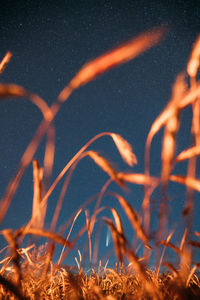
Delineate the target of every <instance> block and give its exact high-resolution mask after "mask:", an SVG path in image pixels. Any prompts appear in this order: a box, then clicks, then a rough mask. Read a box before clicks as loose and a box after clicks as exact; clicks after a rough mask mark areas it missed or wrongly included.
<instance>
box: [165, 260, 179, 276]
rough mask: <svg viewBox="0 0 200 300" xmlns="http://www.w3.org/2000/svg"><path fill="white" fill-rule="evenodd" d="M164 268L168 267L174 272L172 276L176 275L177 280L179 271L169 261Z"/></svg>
mask: <svg viewBox="0 0 200 300" xmlns="http://www.w3.org/2000/svg"><path fill="white" fill-rule="evenodd" d="M164 266H166V267H167V268H169V269H170V270H171V271H172V274H173V275H174V277H175V278H177V277H179V274H178V271H177V270H176V268H175V267H174V266H173V265H172V264H171V263H170V262H168V261H166V262H164Z"/></svg>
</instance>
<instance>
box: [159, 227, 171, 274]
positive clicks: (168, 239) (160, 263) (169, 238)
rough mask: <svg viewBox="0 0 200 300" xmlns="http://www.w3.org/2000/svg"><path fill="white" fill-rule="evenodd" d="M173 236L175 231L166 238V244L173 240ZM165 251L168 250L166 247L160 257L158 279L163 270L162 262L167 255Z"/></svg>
mask: <svg viewBox="0 0 200 300" xmlns="http://www.w3.org/2000/svg"><path fill="white" fill-rule="evenodd" d="M173 234H174V230H173V231H172V232H170V234H169V235H168V237H167V238H166V242H167V243H168V242H169V241H170V240H171V238H172V236H173ZM165 250H166V246H164V248H163V251H162V254H161V256H160V261H159V265H158V269H157V278H158V276H159V272H160V268H161V265H162V261H163V258H164V255H165Z"/></svg>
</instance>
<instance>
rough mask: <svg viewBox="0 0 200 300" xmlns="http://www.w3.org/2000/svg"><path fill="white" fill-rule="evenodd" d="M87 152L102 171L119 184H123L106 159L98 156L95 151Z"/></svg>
mask: <svg viewBox="0 0 200 300" xmlns="http://www.w3.org/2000/svg"><path fill="white" fill-rule="evenodd" d="M87 154H88V156H89V157H90V158H91V159H92V160H93V161H94V162H95V163H96V164H97V165H98V166H99V167H100V168H101V169H102V170H103V171H104V172H106V173H107V174H108V175H109V176H110V177H111V178H112V179H113V180H115V181H116V183H117V184H118V185H119V186H121V187H123V186H124V183H123V180H121V179H120V178H118V174H117V172H116V171H115V169H114V168H113V167H112V166H111V164H110V162H109V161H108V160H107V159H105V158H104V157H102V156H100V155H99V154H98V153H97V152H95V151H87Z"/></svg>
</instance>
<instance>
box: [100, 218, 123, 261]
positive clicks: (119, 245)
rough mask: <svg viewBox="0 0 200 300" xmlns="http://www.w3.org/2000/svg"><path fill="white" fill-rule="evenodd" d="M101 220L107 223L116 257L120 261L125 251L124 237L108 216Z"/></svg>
mask: <svg viewBox="0 0 200 300" xmlns="http://www.w3.org/2000/svg"><path fill="white" fill-rule="evenodd" d="M103 220H104V221H105V222H106V223H107V225H108V227H109V229H110V231H111V234H112V239H113V243H114V246H115V253H116V256H117V259H118V261H119V262H120V263H122V262H123V257H124V254H125V251H126V248H125V243H126V239H125V237H124V235H123V234H121V233H119V232H118V230H117V229H116V227H115V225H114V223H113V221H112V220H110V219H109V218H106V217H103Z"/></svg>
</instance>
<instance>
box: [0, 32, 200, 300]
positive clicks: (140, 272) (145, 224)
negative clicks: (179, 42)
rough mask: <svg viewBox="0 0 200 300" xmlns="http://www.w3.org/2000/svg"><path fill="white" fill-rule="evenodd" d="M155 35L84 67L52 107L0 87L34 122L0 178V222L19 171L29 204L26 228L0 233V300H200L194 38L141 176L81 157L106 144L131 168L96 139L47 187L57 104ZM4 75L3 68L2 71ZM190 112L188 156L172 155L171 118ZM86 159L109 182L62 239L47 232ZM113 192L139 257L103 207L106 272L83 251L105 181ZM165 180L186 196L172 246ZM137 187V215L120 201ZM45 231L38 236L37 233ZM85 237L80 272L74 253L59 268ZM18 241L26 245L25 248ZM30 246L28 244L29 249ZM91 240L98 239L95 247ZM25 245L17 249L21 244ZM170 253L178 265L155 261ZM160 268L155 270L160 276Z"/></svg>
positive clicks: (199, 133) (120, 142) (199, 138)
mask: <svg viewBox="0 0 200 300" xmlns="http://www.w3.org/2000/svg"><path fill="white" fill-rule="evenodd" d="M166 30H167V29H166V28H165V27H159V28H154V29H152V30H149V31H148V32H145V33H142V34H140V35H139V36H137V37H136V38H134V39H132V40H130V41H129V42H127V43H126V44H124V45H122V46H120V47H118V48H116V49H114V50H112V51H110V52H108V53H106V54H104V55H102V56H100V57H98V58H96V59H94V60H92V61H90V62H88V63H87V64H85V65H84V66H83V67H82V68H81V70H80V71H79V72H78V73H77V74H76V75H75V77H74V78H73V79H72V80H71V82H70V83H69V84H68V85H67V86H66V87H65V88H64V89H63V90H62V91H61V93H60V94H59V96H58V98H57V100H56V101H55V102H54V103H53V104H52V105H51V106H50V107H49V106H48V105H47V103H46V102H45V101H44V100H43V99H42V98H41V97H40V96H38V95H36V94H33V93H31V92H29V91H28V90H26V89H24V88H23V87H22V86H19V85H16V84H2V83H0V98H1V99H10V98H11V99H16V98H23V99H24V98H27V99H29V100H30V101H31V102H33V103H34V104H35V105H36V106H37V107H38V108H39V109H40V110H41V112H42V114H43V120H42V122H41V123H40V125H39V126H38V129H37V131H36V133H35V135H34V137H33V139H32V140H31V142H30V143H29V145H28V147H27V148H26V149H25V152H24V154H23V156H22V158H21V160H20V162H19V167H18V170H17V171H16V174H15V175H14V176H13V178H12V179H11V180H10V182H9V184H8V186H7V189H6V191H5V194H4V196H3V197H2V199H1V201H0V222H2V220H3V219H4V218H5V217H6V213H7V210H8V208H9V206H10V204H11V201H12V198H13V196H14V195H15V193H16V191H17V188H18V187H19V184H20V182H21V179H22V177H23V176H24V174H25V171H26V169H27V167H28V166H29V165H30V164H31V163H32V166H33V182H34V192H33V204H32V216H31V218H30V220H28V221H27V225H26V226H24V227H21V228H18V229H17V230H13V229H12V228H5V229H3V230H1V232H0V234H1V235H2V236H3V237H4V238H5V240H6V241H7V247H6V248H4V249H1V253H4V252H5V256H4V259H3V260H1V262H0V263H1V265H0V298H1V299H74V300H76V299H107V300H109V299H110V300H112V299H113V300H114V299H200V277H199V269H200V262H198V261H196V258H195V257H196V256H197V255H196V256H195V255H194V253H195V254H196V253H197V251H199V250H198V249H199V248H200V241H199V238H200V232H198V231H195V232H193V215H194V209H195V206H194V197H195V196H194V193H196V192H197V193H199V192H200V180H199V179H198V178H197V174H198V172H199V155H200V83H199V81H198V77H199V73H198V72H199V66H200V36H199V37H198V38H197V41H196V42H195V43H194V45H193V48H192V51H191V56H190V58H189V61H188V63H187V69H186V71H185V72H182V73H180V74H178V75H177V78H176V80H175V83H174V85H173V87H172V93H171V99H170V100H169V102H168V104H167V106H166V107H165V109H164V110H163V112H162V113H161V114H160V115H158V117H157V118H156V120H155V121H154V123H153V124H152V126H151V128H150V130H149V132H148V134H147V139H146V144H145V145H144V147H145V157H144V160H145V162H144V165H145V170H144V173H140V174H139V173H133V171H132V170H131V171H130V172H119V171H116V170H115V168H114V167H113V165H112V163H111V162H109V161H108V160H107V159H106V158H105V157H103V156H102V155H101V154H99V153H98V152H96V151H93V150H91V149H90V148H91V147H90V146H91V145H92V143H93V142H94V141H95V140H97V139H99V138H101V137H102V136H109V137H110V138H111V140H112V141H113V143H114V144H115V146H116V148H117V150H118V151H119V153H120V155H121V157H122V159H123V160H124V161H125V163H127V165H128V166H130V167H132V166H133V165H134V164H136V163H137V158H136V156H135V154H134V153H133V150H132V147H131V145H130V144H129V143H128V142H127V141H126V140H125V139H124V138H123V137H121V136H120V135H119V134H117V133H113V132H102V133H100V134H98V135H96V136H95V137H93V138H92V139H91V140H90V141H89V142H87V143H86V144H85V145H84V146H83V147H82V148H81V149H80V150H79V151H78V152H77V153H76V154H75V155H74V157H73V158H72V159H71V160H69V162H68V163H67V164H66V166H65V167H64V168H63V170H62V171H61V172H60V173H59V175H58V176H57V178H55V179H54V180H53V181H52V168H53V164H54V151H55V143H54V132H55V127H54V118H55V116H56V115H57V114H58V113H59V110H60V109H61V107H62V104H63V103H64V102H65V101H67V100H68V98H69V97H70V95H71V94H72V93H73V92H74V91H75V90H76V89H78V88H79V87H80V86H82V85H85V84H87V83H88V82H90V81H91V80H94V79H95V78H96V77H98V76H99V75H101V74H102V73H104V72H106V71H108V70H109V69H111V68H113V67H115V66H118V65H119V64H122V63H124V62H127V61H129V60H131V59H134V58H135V57H137V56H138V55H139V54H141V53H143V52H144V51H146V50H148V49H149V48H150V47H152V46H155V45H156V44H158V43H159V42H160V41H161V39H162V37H163V36H164V34H165V32H166ZM11 57H12V54H11V53H10V52H8V53H7V54H6V55H5V57H4V58H3V60H2V61H1V63H0V74H1V73H2V72H3V71H4V69H5V68H6V66H7V64H8V63H9V61H10V59H11ZM8 67H9V66H8ZM188 106H191V110H192V120H191V137H190V138H191V139H190V141H188V145H190V146H188V148H187V149H185V150H184V151H182V152H181V153H179V154H178V155H177V154H176V149H177V135H178V133H179V130H180V128H181V126H180V123H181V119H180V116H181V113H182V112H183V111H184V109H186V108H187V107H188ZM161 129H164V130H163V135H162V149H161V172H160V176H159V177H155V176H152V175H151V170H150V150H151V143H152V140H153V138H154V136H155V135H156V134H157V133H158V132H159V131H160V130H161ZM45 135H46V148H45V153H44V163H43V166H40V165H39V162H38V161H37V160H36V159H35V158H34V155H35V153H36V151H37V149H38V147H39V145H40V143H41V141H42V139H43V137H44V136H45ZM86 156H88V157H89V158H90V159H91V160H93V161H94V163H95V164H97V165H98V166H99V168H100V169H102V170H103V171H104V172H106V173H107V174H108V175H109V180H108V181H107V182H106V183H105V185H104V186H103V187H102V190H101V192H100V193H99V195H98V199H97V201H96V204H95V208H94V211H92V212H90V213H88V210H87V206H88V204H89V200H88V202H86V203H84V204H83V205H82V206H81V207H80V208H79V209H78V210H77V211H76V212H75V214H74V215H73V216H72V221H71V223H70V226H69V228H68V230H69V233H68V236H67V238H66V237H63V235H62V234H61V232H56V225H57V223H58V219H59V214H60V211H61V208H62V203H63V199H64V196H65V193H66V190H67V188H68V185H69V183H70V179H71V176H72V173H73V171H74V169H75V168H76V166H77V164H78V163H79V161H80V160H81V159H82V158H84V157H86ZM186 160H187V162H188V165H187V172H186V174H180V175H177V174H173V170H174V168H175V166H176V165H177V164H179V163H181V162H182V161H186ZM64 176H65V180H64V183H63V186H62V189H61V192H60V196H59V198H58V201H57V206H56V209H55V212H54V215H53V219H52V222H51V224H50V226H49V229H48V230H47V229H46V227H44V222H45V217H46V210H47V203H48V198H49V196H50V195H51V193H52V192H53V190H54V188H55V187H56V185H57V184H58V183H59V182H60V180H61V179H62V178H63V177H64ZM113 181H115V182H116V184H117V185H118V186H119V187H121V188H122V193H121V194H119V193H116V192H115V193H114V192H113V193H111V195H112V196H113V197H114V198H115V199H117V201H118V202H119V204H120V206H121V208H122V209H123V211H124V213H125V215H126V217H127V219H128V220H129V221H130V223H131V226H132V228H133V230H134V232H135V236H136V238H137V240H138V242H139V243H140V247H141V249H142V250H141V251H140V253H143V255H142V256H141V255H140V256H139V254H138V252H137V250H136V249H135V248H134V247H133V246H132V245H131V242H130V241H129V240H128V238H127V237H126V235H125V232H124V225H123V222H122V220H121V217H120V214H119V212H118V211H117V210H116V209H115V208H114V207H111V208H110V211H111V215H112V217H107V216H103V217H102V216H101V221H102V223H104V224H106V225H107V227H108V228H109V230H110V232H111V236H112V240H113V246H114V249H115V254H116V266H115V268H113V269H111V268H109V267H108V265H107V264H105V265H102V264H101V262H100V263H99V265H96V266H94V265H93V260H92V258H94V257H95V256H97V253H96V252H95V251H98V250H96V249H97V248H98V247H97V246H98V245H97V244H96V245H93V239H92V238H93V234H94V226H95V223H96V221H97V218H98V216H99V214H100V213H102V212H103V210H104V207H103V206H101V200H102V198H103V197H104V195H105V193H106V192H107V190H108V187H109V185H110V184H111V182H113ZM171 182H173V183H175V184H177V185H179V184H180V185H182V186H183V188H186V199H185V202H184V206H183V208H182V215H183V219H184V230H183V232H184V233H183V235H182V236H181V237H180V240H177V241H176V243H172V242H171V240H172V237H173V235H174V231H175V230H172V231H171V230H169V228H168V222H169V216H168V209H167V207H168V206H169V205H170V204H169V203H168V188H169V184H170V183H171ZM130 183H131V184H134V185H142V186H143V187H144V198H143V202H142V207H141V211H140V213H139V212H137V211H136V210H135V208H134V207H132V205H131V204H130V203H129V202H127V200H126V199H125V196H124V195H123V194H124V193H123V191H124V190H126V185H127V184H130ZM157 188H159V189H160V190H161V193H160V194H161V196H160V202H159V217H158V230H157V232H156V233H155V232H154V233H153V232H152V231H151V226H150V222H151V206H152V201H151V197H152V194H153V192H154V191H155V189H157ZM81 213H82V214H84V215H85V224H82V228H81V230H80V231H79V233H78V234H77V236H76V237H75V238H74V239H71V231H72V229H73V226H74V224H75V223H76V222H78V220H79V215H80V214H81ZM44 228H45V229H44ZM83 235H85V236H86V243H87V257H88V259H89V261H90V262H91V267H90V268H89V269H88V270H85V268H83V264H82V262H83V261H84V258H83V257H82V254H81V253H82V250H83V249H79V250H78V257H75V260H76V263H77V268H74V267H72V266H71V267H70V266H66V265H64V264H63V262H64V259H65V258H66V257H67V255H68V253H69V251H73V249H74V247H75V246H76V243H77V241H78V240H79V239H80V238H81V237H82V236H83ZM27 236H29V237H31V238H29V240H28V241H29V243H28V244H27V243H26V241H27ZM39 237H42V239H46V244H45V245H42V246H40V247H39V246H36V244H35V243H34V242H33V241H34V239H38V238H39ZM30 241H31V242H30ZM97 242H98V241H97ZM25 244H26V245H25ZM57 244H59V245H62V247H63V250H62V252H61V255H60V257H59V259H58V261H57V262H56V263H55V260H54V259H53V256H54V254H55V247H56V245H57ZM167 249H171V251H173V252H174V253H175V254H176V256H177V257H178V264H177V265H175V264H174V262H173V261H169V260H167V261H166V260H165V252H166V250H167ZM153 255H154V257H156V259H155V266H154V268H153V269H152V268H151V269H150V265H149V261H150V259H151V257H152V256H153ZM163 267H165V270H167V271H164V272H163V271H162V270H163Z"/></svg>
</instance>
